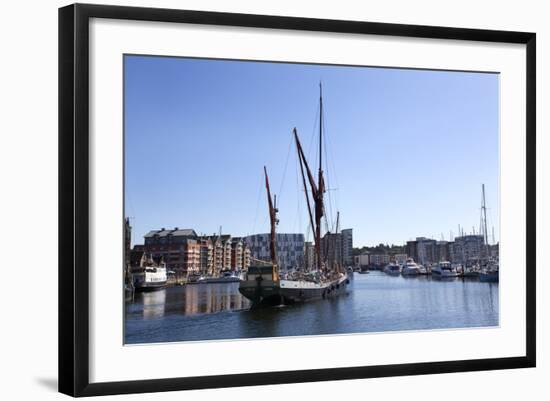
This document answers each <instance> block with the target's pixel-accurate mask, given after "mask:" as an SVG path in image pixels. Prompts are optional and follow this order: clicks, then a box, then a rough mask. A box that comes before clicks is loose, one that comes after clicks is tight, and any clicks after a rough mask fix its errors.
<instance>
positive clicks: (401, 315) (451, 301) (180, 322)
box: [125, 271, 499, 344]
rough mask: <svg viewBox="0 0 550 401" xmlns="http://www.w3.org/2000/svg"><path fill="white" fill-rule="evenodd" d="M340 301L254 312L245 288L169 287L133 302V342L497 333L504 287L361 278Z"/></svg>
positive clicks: (378, 275)
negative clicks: (388, 333) (387, 333)
mask: <svg viewBox="0 0 550 401" xmlns="http://www.w3.org/2000/svg"><path fill="white" fill-rule="evenodd" d="M349 285H350V286H352V287H353V291H350V292H349V293H347V294H345V295H341V296H339V297H337V298H332V299H326V300H322V301H315V302H306V303H296V304H293V305H289V306H277V307H271V308H251V303H250V301H248V300H247V299H246V298H245V297H244V296H242V295H241V294H240V293H239V283H225V284H207V285H186V286H175V287H168V288H166V289H164V290H160V291H156V292H151V293H138V294H136V297H135V298H134V300H133V301H130V302H127V303H126V326H125V340H126V341H125V342H126V343H127V344H143V343H158V342H169V341H197V340H199V341H204V340H218V339H237V338H259V337H278V336H303V335H318V334H342V333H367V332H384V331H399V330H427V329H454V328H465V327H490V326H497V325H498V324H499V313H498V311H499V284H498V283H482V282H479V281H477V280H462V279H460V278H452V279H446V280H441V279H439V280H437V279H434V278H432V277H431V276H421V275H418V276H416V277H414V278H409V277H402V276H398V277H394V276H389V275H387V274H384V273H382V272H378V271H373V272H371V273H370V274H355V278H354V279H353V280H351V282H350V284H349Z"/></svg>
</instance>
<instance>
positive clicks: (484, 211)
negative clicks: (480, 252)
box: [481, 184, 489, 257]
mask: <svg viewBox="0 0 550 401" xmlns="http://www.w3.org/2000/svg"><path fill="white" fill-rule="evenodd" d="M481 197H482V206H481V210H482V212H483V242H485V249H486V251H487V255H486V256H487V257H489V238H488V235H487V234H488V233H487V206H486V204H485V184H481Z"/></svg>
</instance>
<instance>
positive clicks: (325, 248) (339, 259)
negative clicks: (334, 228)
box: [321, 233, 344, 266]
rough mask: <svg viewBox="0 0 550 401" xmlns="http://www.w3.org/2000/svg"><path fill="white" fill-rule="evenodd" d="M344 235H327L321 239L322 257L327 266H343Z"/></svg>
mask: <svg viewBox="0 0 550 401" xmlns="http://www.w3.org/2000/svg"><path fill="white" fill-rule="evenodd" d="M342 242H343V241H342V234H341V233H338V234H336V233H335V234H333V233H326V234H325V235H324V237H323V238H321V257H322V260H323V264H324V265H327V266H343V263H344V256H343V246H342Z"/></svg>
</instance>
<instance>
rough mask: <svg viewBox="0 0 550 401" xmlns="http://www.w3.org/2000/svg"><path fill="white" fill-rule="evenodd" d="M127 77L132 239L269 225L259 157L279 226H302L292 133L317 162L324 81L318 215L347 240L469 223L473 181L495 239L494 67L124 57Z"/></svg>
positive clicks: (401, 237) (473, 218)
mask: <svg viewBox="0 0 550 401" xmlns="http://www.w3.org/2000/svg"><path fill="white" fill-rule="evenodd" d="M124 77H125V185H126V187H125V189H126V191H125V195H126V196H125V208H126V215H127V216H130V217H131V223H132V226H133V228H134V230H133V243H142V242H143V235H144V234H145V233H146V232H148V231H149V230H151V229H159V228H162V227H166V228H170V227H172V228H173V227H174V226H178V227H179V228H194V229H195V230H196V231H197V232H198V233H206V234H211V233H214V232H217V231H218V230H219V226H222V227H223V232H224V233H228V234H232V235H234V236H241V235H248V234H253V233H260V232H268V230H269V223H268V218H267V198H266V195H265V190H264V186H263V181H262V179H263V178H262V174H263V166H264V165H266V166H267V168H268V173H269V175H270V181H271V189H272V192H274V193H276V194H277V195H278V197H279V210H280V212H279V218H280V224H279V227H278V231H279V232H303V233H304V234H307V222H308V217H307V209H306V206H305V200H304V196H303V193H302V192H301V189H302V187H301V184H300V181H298V174H299V171H298V164H297V157H296V151H295V148H294V146H293V144H292V146H291V139H292V137H291V131H292V128H293V127H296V128H297V129H298V133H299V135H300V137H301V140H302V144H303V146H304V148H305V151H306V155H308V156H309V160H310V163H311V164H312V165H314V166H316V164H317V157H318V155H317V153H318V152H317V151H316V150H317V143H316V142H315V140H316V137H315V136H314V134H315V133H316V131H317V130H318V121H317V120H318V101H319V81H321V80H322V82H323V100H324V107H325V112H324V117H325V122H326V144H327V145H328V146H327V154H328V159H329V160H328V169H327V167H325V169H327V170H328V181H329V182H328V186H329V187H330V188H331V189H332V190H331V191H330V192H329V193H327V194H326V198H325V199H326V201H327V213H328V214H329V217H332V219H331V220H335V216H336V210H339V211H340V215H341V216H340V221H341V225H340V227H341V228H353V230H354V246H363V245H375V244H378V243H390V244H391V243H395V244H402V243H404V242H405V241H407V240H409V239H412V238H414V237H417V236H431V237H435V238H436V239H440V237H441V234H442V233H443V235H444V237H445V239H449V235H450V231H451V230H452V231H453V233H454V235H456V234H457V231H458V229H457V226H458V224H461V225H462V226H463V227H465V230H466V231H467V232H471V231H472V227H473V226H475V227H476V230H478V227H479V215H480V204H481V184H482V183H485V186H486V195H487V205H488V207H489V217H488V222H489V234H490V233H491V227H492V226H493V225H494V229H495V236H496V240H497V241H498V229H499V227H498V191H499V189H498V176H499V166H498V158H499V148H498V147H499V139H498V136H499V126H498V113H499V101H498V99H499V77H498V75H497V74H482V73H463V72H445V71H421V70H403V69H384V68H366V67H342V66H322V65H303V64H281V63H261V62H244V61H221V60H195V59H185V58H168V57H166V58H165V57H141V56H126V58H125V74H124ZM283 178H284V179H283ZM329 203H330V205H332V206H329ZM331 212H332V213H331ZM309 238H311V234H310V235H309Z"/></svg>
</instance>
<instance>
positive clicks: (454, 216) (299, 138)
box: [59, 4, 536, 396]
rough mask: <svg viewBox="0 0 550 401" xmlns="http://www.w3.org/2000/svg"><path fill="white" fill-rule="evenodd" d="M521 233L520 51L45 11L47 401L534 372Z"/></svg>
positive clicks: (524, 110)
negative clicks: (52, 22) (50, 206)
mask: <svg viewBox="0 0 550 401" xmlns="http://www.w3.org/2000/svg"><path fill="white" fill-rule="evenodd" d="M388 22H391V21H388ZM535 222H536V219H535V34H534V33H526V32H509V31H489V30H478V29H464V28H447V27H434V26H415V25H397V24H391V23H370V22H363V21H339V20H320V19H309V18H295V17H282V16H265V15H243V14H231V13H217V12H203V11H184V10H168V9H152V8H136V7H118V6H117V7H115V6H100V5H85V4H78V5H70V6H67V7H64V8H61V9H60V10H59V390H60V391H61V392H63V393H66V394H69V395H72V396H93V395H104V394H120V393H138V392H154V391H171V390H186V389H201V388H215V387H230V386H250V385H262V384H279V383H293V382H312V381H322V380H342V379H355V378H370V377H381V376H397V375H419V374H433V373H443V372H462V371H480V370H490V369H511V368H527V367H533V366H535V360H536V359H535V343H536V341H535V269H536V263H535ZM500 267H502V271H501V270H500Z"/></svg>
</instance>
